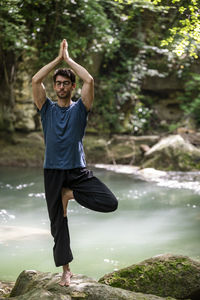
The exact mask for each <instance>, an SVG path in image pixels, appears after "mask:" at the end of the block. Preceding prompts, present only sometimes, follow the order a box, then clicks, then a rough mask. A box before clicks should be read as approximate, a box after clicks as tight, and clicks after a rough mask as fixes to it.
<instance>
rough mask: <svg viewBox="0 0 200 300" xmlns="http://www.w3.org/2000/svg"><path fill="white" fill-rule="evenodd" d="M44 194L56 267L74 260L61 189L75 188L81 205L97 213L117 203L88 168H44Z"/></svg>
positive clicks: (112, 209) (110, 209)
mask: <svg viewBox="0 0 200 300" xmlns="http://www.w3.org/2000/svg"><path fill="white" fill-rule="evenodd" d="M44 184H45V196H46V201H47V207H48V213H49V218H50V223H51V234H52V236H53V237H54V247H53V254H54V261H55V265H56V266H57V267H59V266H63V265H66V264H68V263H70V262H71V261H72V260H73V255H72V252H71V248H70V235H69V229H68V220H67V217H64V215H63V206H62V195H61V191H62V188H63V187H65V188H69V189H71V190H72V191H73V194H74V198H75V200H76V201H77V202H78V203H79V204H80V205H82V206H84V207H86V208H89V209H91V210H94V211H98V212H104V213H106V212H112V211H114V210H116V209H117V206H118V202H117V199H116V197H115V196H114V195H113V193H112V192H111V191H110V190H109V189H108V187H107V186H106V185H105V184H104V183H102V182H101V181H100V180H99V179H98V178H96V177H95V176H93V173H92V171H90V170H88V169H87V168H76V169H70V170H60V169H44Z"/></svg>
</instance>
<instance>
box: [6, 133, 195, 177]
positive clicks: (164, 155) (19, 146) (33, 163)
mask: <svg viewBox="0 0 200 300" xmlns="http://www.w3.org/2000/svg"><path fill="white" fill-rule="evenodd" d="M199 139H200V138H199V134H196V138H195V139H194V137H193V139H192V138H191V136H190V135H188V134H185V133H184V134H181V133H180V134H174V135H169V136H164V137H162V136H159V135H148V136H127V135H113V136H112V137H108V136H97V135H91V134H88V133H87V134H86V136H85V138H84V141H83V143H84V149H85V155H86V161H87V164H112V165H117V164H120V165H127V166H134V167H136V168H140V169H144V168H154V169H157V170H164V171H199V170H200V148H199V145H200V143H198V141H199ZM44 151H45V146H44V140H43V134H42V132H39V131H38V132H31V133H21V132H15V133H14V134H13V135H8V134H6V135H5V134H1V136H0V166H15V167H42V166H43V159H44Z"/></svg>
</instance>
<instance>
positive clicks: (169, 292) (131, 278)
mask: <svg viewBox="0 0 200 300" xmlns="http://www.w3.org/2000/svg"><path fill="white" fill-rule="evenodd" d="M99 282H101V283H105V284H108V285H110V286H113V287H119V288H124V289H126V290H130V291H134V292H141V293H149V294H154V295H158V296H161V297H169V296H170V297H174V298H177V299H192V300H197V299H200V262H198V261H194V260H192V259H190V258H189V257H185V256H175V255H171V254H165V255H159V256H156V257H153V258H151V259H148V260H145V261H143V262H141V263H139V264H136V265H132V266H130V267H127V268H124V269H121V270H119V271H115V272H113V273H110V274H108V275H105V276H104V277H102V278H101V279H100V280H99Z"/></svg>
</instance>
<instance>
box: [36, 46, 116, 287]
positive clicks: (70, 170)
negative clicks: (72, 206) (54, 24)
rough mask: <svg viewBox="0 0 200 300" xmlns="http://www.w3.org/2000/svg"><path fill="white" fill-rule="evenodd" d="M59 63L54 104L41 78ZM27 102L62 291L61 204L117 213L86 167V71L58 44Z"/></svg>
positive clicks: (64, 234) (89, 87)
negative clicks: (36, 126) (38, 124)
mask: <svg viewBox="0 0 200 300" xmlns="http://www.w3.org/2000/svg"><path fill="white" fill-rule="evenodd" d="M62 60H64V61H65V62H66V63H67V64H68V66H69V67H70V68H71V69H58V70H56V71H55V73H54V76H53V80H54V85H53V87H54V91H55V92H56V95H57V102H53V101H51V100H50V99H49V98H48V97H47V96H46V91H45V87H44V84H43V80H44V78H45V77H46V76H47V75H48V74H49V72H51V71H52V70H53V69H54V67H56V65H58V64H59V63H60V62H61V61H62ZM74 73H76V74H77V75H78V76H79V77H80V78H81V79H82V80H83V86H82V90H81V98H80V99H79V100H78V101H76V102H73V101H72V99H71V98H72V92H73V90H74V88H75V86H76V83H75V74H74ZM32 88H33V98H34V102H35V104H36V106H37V108H38V110H39V111H40V115H41V120H42V126H43V131H44V140H45V146H46V150H45V160H44V183H45V196H46V201H47V207H48V212H49V217H50V221H51V233H52V235H53V237H54V248H53V253H54V260H55V264H56V266H63V274H62V277H61V281H60V285H62V286H68V285H69V284H70V278H71V276H72V273H71V272H70V268H69V263H70V262H71V261H72V259H73V256H72V252H71V249H70V237H69V230H68V222H67V205H68V201H69V200H70V199H75V200H76V201H77V202H78V203H79V204H81V205H82V206H84V207H86V208H89V209H92V210H95V211H99V212H111V211H114V210H116V209H117V205H118V203H117V199H116V198H115V196H114V195H113V194H112V192H111V191H110V190H109V189H108V188H107V187H106V186H105V185H104V184H103V183H102V182H101V181H100V180H99V179H98V178H96V177H94V176H93V173H92V171H90V170H88V169H87V168H86V162H85V156H84V151H83V145H82V139H83V136H84V131H85V127H86V123H87V115H88V112H89V110H90V108H91V106H92V103H93V99H94V80H93V78H92V76H91V75H90V74H89V73H88V71H87V70H86V69H85V68H83V67H82V66H80V65H79V64H77V63H76V62H75V61H74V60H72V58H71V57H70V56H69V53H68V44H67V41H66V40H63V41H62V42H61V44H60V50H59V54H58V56H57V57H56V58H55V59H54V60H53V61H51V62H50V63H49V64H47V65H46V66H44V67H43V68H42V69H41V70H39V71H38V72H37V73H36V74H35V75H34V76H33V78H32Z"/></svg>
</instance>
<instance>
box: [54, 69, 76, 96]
mask: <svg viewBox="0 0 200 300" xmlns="http://www.w3.org/2000/svg"><path fill="white" fill-rule="evenodd" d="M74 88H75V83H72V82H71V80H70V79H69V78H67V77H63V76H61V75H58V76H57V77H56V82H55V83H54V91H55V92H56V95H57V97H58V98H60V99H68V98H71V94H72V91H73V90H74Z"/></svg>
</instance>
